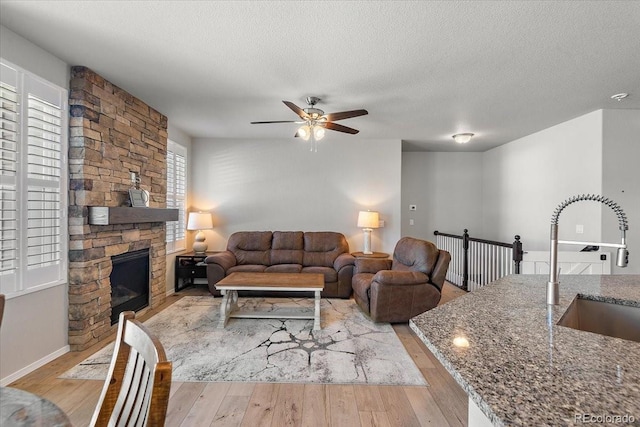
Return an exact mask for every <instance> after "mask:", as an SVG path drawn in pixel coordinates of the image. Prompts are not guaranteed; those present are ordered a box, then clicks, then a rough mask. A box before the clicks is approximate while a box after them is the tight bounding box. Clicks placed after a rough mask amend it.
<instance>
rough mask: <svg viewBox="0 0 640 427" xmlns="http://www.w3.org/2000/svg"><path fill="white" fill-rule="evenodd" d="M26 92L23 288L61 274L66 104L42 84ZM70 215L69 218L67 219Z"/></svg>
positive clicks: (28, 84)
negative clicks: (64, 119) (64, 118)
mask: <svg viewBox="0 0 640 427" xmlns="http://www.w3.org/2000/svg"><path fill="white" fill-rule="evenodd" d="M25 86H26V89H27V94H28V100H27V105H26V107H27V128H28V135H27V141H26V142H27V180H26V184H27V204H28V208H27V223H26V225H27V227H26V233H27V248H26V255H27V259H26V262H27V272H26V276H25V287H31V286H38V285H41V284H44V283H47V282H48V280H49V279H51V278H55V280H59V279H60V278H61V273H62V268H61V267H62V265H61V260H62V258H61V255H62V253H61V252H62V247H61V242H62V238H63V236H62V220H63V215H64V212H63V205H62V194H61V193H62V191H61V189H62V182H61V177H62V176H66V175H65V174H63V171H62V164H63V152H62V137H63V128H62V125H63V120H62V112H63V110H62V108H63V106H64V101H63V99H61V95H62V94H61V93H60V91H59V90H58V89H56V88H54V87H52V86H50V85H48V84H46V83H43V82H41V81H38V80H34V79H29V80H27V81H25ZM65 217H66V216H65Z"/></svg>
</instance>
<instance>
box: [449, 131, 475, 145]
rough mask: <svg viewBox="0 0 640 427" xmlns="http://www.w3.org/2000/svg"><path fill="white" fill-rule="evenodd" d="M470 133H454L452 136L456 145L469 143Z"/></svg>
mask: <svg viewBox="0 0 640 427" xmlns="http://www.w3.org/2000/svg"><path fill="white" fill-rule="evenodd" d="M472 136H473V134H472V133H456V134H455V135H453V136H452V138H453V140H454V141H455V142H457V143H458V144H466V143H467V142H469V141H471V137H472Z"/></svg>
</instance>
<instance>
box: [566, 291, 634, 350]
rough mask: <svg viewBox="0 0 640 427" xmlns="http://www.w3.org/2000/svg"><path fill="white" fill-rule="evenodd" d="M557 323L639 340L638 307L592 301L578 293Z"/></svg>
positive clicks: (582, 329) (625, 338)
mask: <svg viewBox="0 0 640 427" xmlns="http://www.w3.org/2000/svg"><path fill="white" fill-rule="evenodd" d="M558 325H560V326H566V327H568V328H573V329H578V330H581V331H587V332H593V333H596V334H601V335H607V336H610V337H615V338H622V339H624V340H631V341H637V342H640V307H634V306H629V305H622V304H614V303H609V302H602V301H593V300H590V299H586V298H583V297H581V296H580V295H578V296H577V297H576V298H575V299H574V300H573V301H572V302H571V305H569V308H567V311H565V312H564V314H563V315H562V317H561V318H560V320H559V321H558Z"/></svg>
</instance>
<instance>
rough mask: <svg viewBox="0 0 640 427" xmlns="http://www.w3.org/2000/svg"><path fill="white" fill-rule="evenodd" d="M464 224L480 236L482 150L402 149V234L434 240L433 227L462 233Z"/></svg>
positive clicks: (444, 231) (472, 232)
mask: <svg viewBox="0 0 640 427" xmlns="http://www.w3.org/2000/svg"><path fill="white" fill-rule="evenodd" d="M409 205H416V206H417V210H416V211H410V210H409ZM411 219H413V221H414V225H410V223H409V221H410V220H411ZM465 228H467V229H469V233H470V234H471V235H472V236H474V237H484V233H483V230H482V153H441V152H426V153H425V152H405V153H402V229H401V230H402V235H403V236H412V237H416V238H418V239H425V240H429V241H432V242H434V241H435V236H434V235H433V232H434V231H436V230H438V231H440V232H443V233H451V234H462V232H463V230H464V229H465Z"/></svg>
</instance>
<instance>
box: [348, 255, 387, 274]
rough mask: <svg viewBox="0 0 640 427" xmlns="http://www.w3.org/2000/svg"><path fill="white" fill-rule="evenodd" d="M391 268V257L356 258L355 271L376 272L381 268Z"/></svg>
mask: <svg viewBox="0 0 640 427" xmlns="http://www.w3.org/2000/svg"><path fill="white" fill-rule="evenodd" d="M390 268H391V260H390V259H381V258H356V271H355V273H372V274H375V273H377V272H378V271H380V270H389V269H390Z"/></svg>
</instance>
